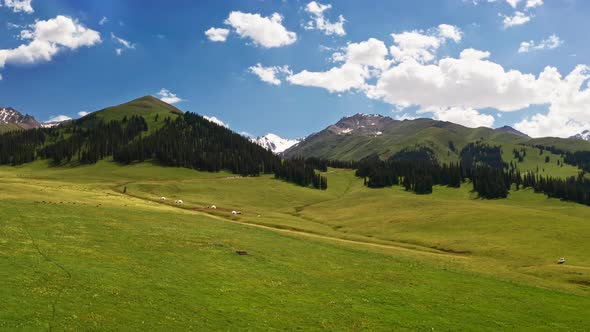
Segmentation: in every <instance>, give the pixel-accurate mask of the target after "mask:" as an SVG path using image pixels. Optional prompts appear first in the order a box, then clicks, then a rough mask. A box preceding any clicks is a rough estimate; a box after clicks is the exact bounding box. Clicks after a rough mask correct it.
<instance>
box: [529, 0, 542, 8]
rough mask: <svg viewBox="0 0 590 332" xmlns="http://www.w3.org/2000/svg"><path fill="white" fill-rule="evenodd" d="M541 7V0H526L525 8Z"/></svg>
mask: <svg viewBox="0 0 590 332" xmlns="http://www.w3.org/2000/svg"><path fill="white" fill-rule="evenodd" d="M542 5H543V0H527V2H526V6H525V8H535V7H539V6H542Z"/></svg>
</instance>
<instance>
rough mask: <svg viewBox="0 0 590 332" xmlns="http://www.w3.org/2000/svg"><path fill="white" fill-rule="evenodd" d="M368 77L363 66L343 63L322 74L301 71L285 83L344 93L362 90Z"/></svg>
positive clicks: (368, 74) (368, 73) (367, 72)
mask: <svg viewBox="0 0 590 332" xmlns="http://www.w3.org/2000/svg"><path fill="white" fill-rule="evenodd" d="M369 77H370V72H369V70H368V69H367V68H366V67H365V66H362V65H359V64H354V63H345V64H343V65H342V66H341V67H334V68H332V69H329V70H328V71H324V72H310V71H307V70H303V71H301V72H299V73H297V74H294V75H290V76H289V77H287V81H289V83H291V84H295V85H301V86H311V87H318V88H324V89H326V90H328V91H330V92H344V91H349V90H352V89H362V88H363V87H364V86H365V85H366V84H365V80H366V79H367V78H369Z"/></svg>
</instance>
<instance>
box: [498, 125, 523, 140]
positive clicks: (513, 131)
mask: <svg viewBox="0 0 590 332" xmlns="http://www.w3.org/2000/svg"><path fill="white" fill-rule="evenodd" d="M494 130H495V131H500V132H503V133H509V134H513V135H517V136H520V137H527V138H528V137H529V135H527V134H525V133H523V132H521V131H518V130H516V129H514V128H512V127H510V126H503V127H500V128H496V129H494Z"/></svg>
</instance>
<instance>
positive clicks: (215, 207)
mask: <svg viewBox="0 0 590 332" xmlns="http://www.w3.org/2000/svg"><path fill="white" fill-rule="evenodd" d="M209 208H210V209H213V210H215V209H217V206H215V205H211V206H210V207H209Z"/></svg>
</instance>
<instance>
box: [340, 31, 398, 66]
mask: <svg viewBox="0 0 590 332" xmlns="http://www.w3.org/2000/svg"><path fill="white" fill-rule="evenodd" d="M335 54H336V55H337V56H333V59H334V60H336V61H344V62H347V63H352V64H357V65H364V66H369V67H373V68H377V69H383V70H385V69H387V68H388V67H389V66H390V65H391V60H387V59H386V57H387V56H388V55H389V52H388V51H387V47H386V46H385V43H384V42H382V41H380V40H379V39H375V38H369V39H368V40H366V41H362V42H360V43H351V44H348V45H347V46H346V51H345V53H339V52H337V53H335Z"/></svg>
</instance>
